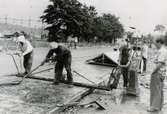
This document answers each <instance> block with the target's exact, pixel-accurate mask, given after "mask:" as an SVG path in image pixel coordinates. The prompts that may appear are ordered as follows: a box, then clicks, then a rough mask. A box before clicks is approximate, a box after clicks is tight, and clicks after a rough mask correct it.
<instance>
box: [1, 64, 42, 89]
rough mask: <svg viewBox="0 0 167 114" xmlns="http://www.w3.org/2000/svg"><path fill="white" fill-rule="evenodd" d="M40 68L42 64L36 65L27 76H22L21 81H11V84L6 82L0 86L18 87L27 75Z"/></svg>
mask: <svg viewBox="0 0 167 114" xmlns="http://www.w3.org/2000/svg"><path fill="white" fill-rule="evenodd" d="M41 66H42V64H40V65H38V66H37V67H35V68H34V69H33V70H31V71H30V72H29V73H28V74H26V75H24V76H23V77H22V79H21V80H17V81H12V82H8V83H2V84H0V86H6V85H19V84H21V83H22V82H23V81H24V79H25V78H26V77H28V76H29V75H31V74H32V72H34V71H35V70H37V69H38V68H39V67H41Z"/></svg>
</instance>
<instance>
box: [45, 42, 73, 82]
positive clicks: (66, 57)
mask: <svg viewBox="0 0 167 114" xmlns="http://www.w3.org/2000/svg"><path fill="white" fill-rule="evenodd" d="M49 45H50V50H49V52H48V54H47V56H46V58H45V60H44V61H43V62H42V64H44V63H45V62H48V61H49V59H50V58H51V57H53V55H54V54H56V56H55V57H54V60H56V64H55V78H54V82H53V83H54V84H55V85H58V84H59V82H60V81H62V78H63V75H62V73H63V68H65V69H66V71H67V80H68V82H69V83H72V82H73V77H72V73H71V61H72V56H71V51H70V50H69V49H67V48H66V47H65V46H63V45H58V43H57V42H50V43H49Z"/></svg>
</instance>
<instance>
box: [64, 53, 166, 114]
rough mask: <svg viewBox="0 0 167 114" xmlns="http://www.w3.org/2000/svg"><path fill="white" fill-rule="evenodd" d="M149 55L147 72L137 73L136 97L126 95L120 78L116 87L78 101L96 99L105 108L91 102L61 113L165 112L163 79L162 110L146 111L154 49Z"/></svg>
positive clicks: (124, 113) (136, 113)
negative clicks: (137, 93)
mask: <svg viewBox="0 0 167 114" xmlns="http://www.w3.org/2000/svg"><path fill="white" fill-rule="evenodd" d="M149 55H150V56H149V59H148V60H149V61H148V70H147V73H146V74H145V75H144V76H143V75H139V88H140V94H139V96H138V97H136V96H130V95H127V94H126V89H125V88H123V86H122V80H121V81H120V84H119V87H118V89H116V90H112V91H109V92H107V91H100V90H96V91H94V93H93V94H91V95H89V96H87V97H85V98H84V99H83V100H81V102H80V104H87V103H90V102H91V101H97V102H98V103H100V104H101V105H102V106H104V107H105V110H99V107H98V106H97V105H96V104H91V105H87V106H86V105H85V106H84V107H80V106H74V107H69V108H67V109H66V110H64V112H62V114H167V105H166V103H167V97H166V96H167V90H166V89H167V80H165V81H164V82H165V87H164V97H165V100H164V108H163V110H162V111H161V112H158V113H149V112H147V108H148V107H149V102H150V101H149V97H150V96H149V95H150V89H149V83H150V74H151V72H152V70H153V68H154V64H153V59H154V57H155V56H154V51H153V50H150V52H149Z"/></svg>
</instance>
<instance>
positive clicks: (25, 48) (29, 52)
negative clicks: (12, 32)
mask: <svg viewBox="0 0 167 114" xmlns="http://www.w3.org/2000/svg"><path fill="white" fill-rule="evenodd" d="M16 42H17V43H18V48H19V50H20V51H21V53H17V54H18V55H19V56H23V66H24V69H25V72H24V75H26V74H28V73H29V72H30V71H31V67H32V62H33V46H32V45H31V43H30V42H29V41H28V40H27V39H25V37H24V35H22V34H18V37H17V40H16Z"/></svg>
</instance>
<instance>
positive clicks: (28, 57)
mask: <svg viewBox="0 0 167 114" xmlns="http://www.w3.org/2000/svg"><path fill="white" fill-rule="evenodd" d="M32 63H33V52H31V53H28V54H27V55H25V56H24V61H23V66H24V69H25V73H29V72H30V71H31V67H32Z"/></svg>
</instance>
